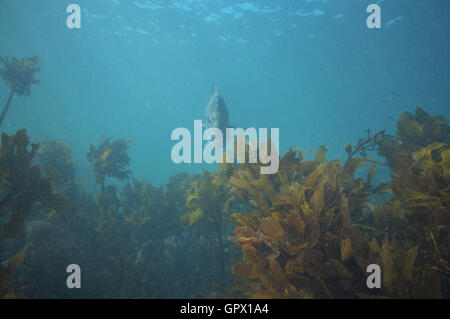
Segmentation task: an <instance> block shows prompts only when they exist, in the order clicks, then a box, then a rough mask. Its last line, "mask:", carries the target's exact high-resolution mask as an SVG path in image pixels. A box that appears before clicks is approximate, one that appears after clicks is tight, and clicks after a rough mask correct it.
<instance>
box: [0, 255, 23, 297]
mask: <svg viewBox="0 0 450 319" xmlns="http://www.w3.org/2000/svg"><path fill="white" fill-rule="evenodd" d="M25 257H26V252H25V251H24V250H22V251H20V252H18V253H17V254H16V255H14V256H12V257H11V258H10V259H8V260H7V261H6V262H4V263H1V264H0V298H1V299H17V298H23V297H24V296H23V295H21V294H18V293H16V292H15V291H14V289H13V287H12V283H13V281H14V279H15V275H16V273H17V270H18V268H19V266H20V265H21V264H22V262H23V260H24V259H25Z"/></svg>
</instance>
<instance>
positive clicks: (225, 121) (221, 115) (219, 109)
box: [205, 84, 233, 134]
mask: <svg viewBox="0 0 450 319" xmlns="http://www.w3.org/2000/svg"><path fill="white" fill-rule="evenodd" d="M205 115H206V124H205V128H212V127H214V128H218V129H220V130H221V131H222V134H225V132H226V129H227V127H229V128H231V127H233V126H231V125H230V123H229V114H228V109H227V106H226V104H225V100H224V99H223V97H222V96H221V95H219V91H218V89H217V86H216V85H215V84H214V86H213V90H212V94H211V97H210V98H209V101H208V105H207V106H206V114H205Z"/></svg>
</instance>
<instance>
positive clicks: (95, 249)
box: [0, 57, 450, 298]
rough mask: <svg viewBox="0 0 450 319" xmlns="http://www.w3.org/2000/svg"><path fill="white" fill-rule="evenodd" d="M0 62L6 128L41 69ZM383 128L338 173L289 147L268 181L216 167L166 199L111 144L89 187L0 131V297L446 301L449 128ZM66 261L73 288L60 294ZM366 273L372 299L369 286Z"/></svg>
mask: <svg viewBox="0 0 450 319" xmlns="http://www.w3.org/2000/svg"><path fill="white" fill-rule="evenodd" d="M0 61H1V62H2V66H1V67H2V68H1V69H0V75H1V77H2V78H3V80H4V81H6V83H7V85H8V87H9V89H10V95H9V97H7V98H6V102H4V101H1V103H6V104H5V106H4V108H3V110H2V111H3V112H2V114H1V118H0V125H1V122H2V121H3V119H4V118H5V116H7V111H8V109H9V108H13V107H14V99H13V97H14V95H15V96H16V98H20V97H21V96H24V95H30V94H31V86H32V85H37V84H38V83H39V82H38V81H37V80H36V79H35V76H36V74H37V73H38V72H39V70H40V65H41V63H42V62H41V61H40V59H39V58H38V57H32V58H28V59H22V60H20V59H17V58H15V57H12V58H2V59H1V60H0ZM30 99H32V96H31V97H30ZM377 129H379V128H376V127H374V128H370V129H367V130H365V131H363V130H362V128H361V138H360V139H359V140H358V141H355V142H351V141H349V143H347V144H346V145H342V150H343V151H345V152H346V153H347V158H346V159H345V160H335V159H332V158H328V157H327V148H326V146H319V147H318V148H317V149H316V150H312V151H309V150H305V151H302V150H300V149H298V148H295V149H290V150H289V151H288V152H287V153H285V154H280V165H279V170H278V172H277V173H276V174H272V175H262V174H260V164H248V163H244V164H220V167H219V168H218V169H217V170H216V171H215V172H208V171H205V172H203V173H202V174H197V175H193V174H187V173H180V174H178V175H175V176H173V177H172V178H170V180H169V181H168V182H167V183H166V184H165V185H163V186H160V187H155V186H153V185H152V183H151V181H145V180H140V179H138V178H135V177H133V176H134V175H133V172H132V171H131V170H130V169H129V164H130V161H131V159H130V157H129V154H128V148H129V146H130V144H131V143H132V142H131V141H130V140H128V139H127V138H126V137H115V138H114V137H106V136H104V137H103V138H102V139H101V141H100V142H99V143H93V145H91V147H90V149H89V150H86V156H85V159H86V161H87V163H89V164H90V165H91V167H92V174H93V176H95V187H94V188H86V187H85V185H83V183H81V182H80V181H79V180H77V178H76V168H75V165H74V163H73V162H72V158H71V148H70V145H68V144H66V143H65V142H64V141H58V140H55V141H42V142H39V143H36V144H34V143H30V136H28V133H27V131H26V129H22V130H19V131H17V132H16V133H15V134H10V135H8V134H6V133H3V134H2V136H1V146H0V226H1V228H0V247H1V248H0V261H1V265H0V296H1V297H2V298H450V248H449V247H450V243H449V240H450V237H449V235H450V234H449V226H450V126H449V122H448V120H447V119H445V118H444V117H442V116H439V115H432V114H429V113H427V112H426V111H425V109H424V108H422V107H417V109H416V110H415V112H414V113H411V112H404V113H403V114H402V115H401V116H400V117H399V118H398V119H396V128H395V129H394V131H395V133H394V134H388V133H387V131H386V130H385V129H381V130H378V131H377ZM301 144H302V141H298V145H300V146H301ZM380 170H382V171H388V172H389V178H388V179H386V180H383V181H380V179H379V178H377V174H378V172H379V171H380ZM115 180H120V181H122V182H123V185H124V186H123V187H118V186H115V185H114V183H112V181H115ZM73 263H76V264H78V265H80V267H81V269H82V273H83V280H82V285H83V286H82V289H73V290H72V289H67V287H66V278H67V274H66V267H67V265H70V264H73ZM370 264H377V265H379V266H380V269H381V274H382V277H381V278H382V280H381V288H380V289H369V288H368V287H367V285H366V280H367V277H368V275H369V274H368V273H367V266H368V265H370Z"/></svg>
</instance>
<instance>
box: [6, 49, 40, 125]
mask: <svg viewBox="0 0 450 319" xmlns="http://www.w3.org/2000/svg"><path fill="white" fill-rule="evenodd" d="M0 62H1V63H2V64H3V67H2V68H1V69H0V76H1V77H2V78H3V79H4V80H5V81H6V82H7V83H8V86H9V88H10V90H11V92H10V94H9V97H8V100H7V102H6V105H5V107H4V109H3V112H2V114H1V115H0V125H1V124H2V123H3V120H4V118H5V116H6V113H7V112H8V108H9V106H10V104H11V101H12V98H13V95H14V93H15V94H17V95H19V96H24V95H25V96H29V95H30V94H31V88H30V87H31V85H32V84H39V80H36V79H35V78H34V77H35V75H36V73H38V72H39V71H40V70H41V68H40V66H39V64H40V62H41V59H40V58H39V57H38V56H33V57H31V58H27V59H21V60H19V59H17V58H16V57H14V56H13V57H11V60H9V59H8V57H3V58H2V57H0Z"/></svg>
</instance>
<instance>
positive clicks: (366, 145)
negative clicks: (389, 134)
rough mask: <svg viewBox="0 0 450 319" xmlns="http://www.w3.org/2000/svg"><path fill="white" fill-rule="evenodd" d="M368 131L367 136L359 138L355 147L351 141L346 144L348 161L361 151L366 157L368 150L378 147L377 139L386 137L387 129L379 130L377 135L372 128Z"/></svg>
mask: <svg viewBox="0 0 450 319" xmlns="http://www.w3.org/2000/svg"><path fill="white" fill-rule="evenodd" d="M365 131H366V133H367V138H365V139H359V140H358V143H357V144H356V145H355V147H354V148H353V147H352V146H351V145H350V144H349V143H347V144H346V145H345V150H346V151H347V154H348V157H347V161H346V162H348V161H349V160H350V159H351V158H352V157H353V156H354V155H355V154H357V153H359V154H360V155H361V156H362V157H364V158H365V157H366V155H367V151H374V150H376V149H377V146H378V145H377V139H378V138H383V137H385V132H386V129H384V130H382V131H379V132H378V133H376V134H375V135H372V133H371V131H370V129H367V130H365Z"/></svg>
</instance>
